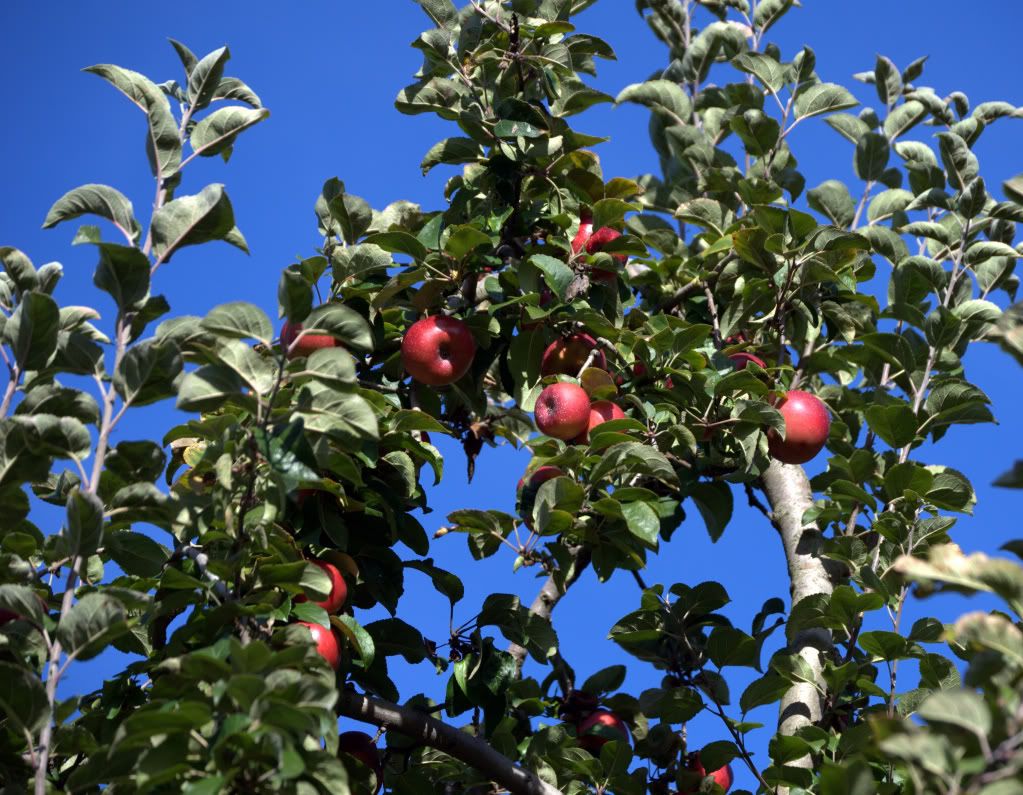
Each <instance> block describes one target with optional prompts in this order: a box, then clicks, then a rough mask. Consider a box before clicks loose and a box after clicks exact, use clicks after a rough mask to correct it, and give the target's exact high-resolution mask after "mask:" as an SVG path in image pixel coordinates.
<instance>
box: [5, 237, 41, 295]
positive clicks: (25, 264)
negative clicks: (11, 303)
mask: <svg viewBox="0 0 1023 795" xmlns="http://www.w3.org/2000/svg"><path fill="white" fill-rule="evenodd" d="M0 262H3V266H4V272H5V273H6V274H7V276H9V277H10V279H11V281H12V282H14V286H15V287H16V288H17V289H18V292H19V293H24V292H26V291H27V290H34V289H35V288H36V287H38V286H39V274H38V273H37V272H36V269H35V267H34V266H33V265H32V261H31V260H30V259H29V258H28V257H26V256H25V254H24V253H23V252H21V251H19V250H18V249H16V248H11V247H10V246H0Z"/></svg>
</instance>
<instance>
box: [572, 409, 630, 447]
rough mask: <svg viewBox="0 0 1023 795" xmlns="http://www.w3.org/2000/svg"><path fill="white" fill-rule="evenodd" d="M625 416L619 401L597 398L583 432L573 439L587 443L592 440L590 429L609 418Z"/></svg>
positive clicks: (622, 417) (618, 418) (580, 442)
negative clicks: (613, 401)
mask: <svg viewBox="0 0 1023 795" xmlns="http://www.w3.org/2000/svg"><path fill="white" fill-rule="evenodd" d="M624 418H625V412H624V411H622V408H621V406H619V405H618V404H617V403H612V402H611V401H610V400H597V401H594V402H593V403H592V404H591V405H590V420H589V424H588V425H587V426H586V430H584V431H583V432H582V433H581V434H579V435H578V436H577V437H576V438H575V439H574V440H573V441H574V442H575V443H576V444H586V443H587V442H588V441H589V440H590V431H592V430H593V429H594V428H596V427H597V426H598V425H601V424H603V423H605V422H608V421H609V420H621V419H624Z"/></svg>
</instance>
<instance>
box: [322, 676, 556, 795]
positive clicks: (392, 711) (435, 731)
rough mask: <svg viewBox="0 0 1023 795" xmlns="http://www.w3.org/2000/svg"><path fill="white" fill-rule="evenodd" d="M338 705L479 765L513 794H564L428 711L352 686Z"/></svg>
mask: <svg viewBox="0 0 1023 795" xmlns="http://www.w3.org/2000/svg"><path fill="white" fill-rule="evenodd" d="M338 708H339V710H340V712H341V714H342V715H345V716H347V717H349V718H352V719H354V720H359V721H362V722H364V723H371V724H374V725H376V726H383V727H386V728H388V729H393V730H395V731H397V732H400V733H401V734H404V735H405V736H406V737H408V738H410V739H413V740H418V741H419V742H422V743H424V744H425V745H428V746H430V747H431V748H436V749H437V750H438V751H443V752H444V753H446V754H448V755H449V756H453V757H455V758H456V759H459V760H461V761H462V762H465V763H466V764H467V765H471V766H472V767H474V768H476V769H477V770H479V771H480V772H481V773H483V774H484V775H486V776H488V777H489V778H490V779H492V780H493V781H494V782H495V783H497V784H498V785H499V786H501V787H503V788H504V789H506V790H508V792H510V793H512V795H561V791H560V790H558V789H556V788H555V787H552V786H551V785H550V784H547V783H546V782H544V781H541V780H540V778H539V777H538V776H537V775H536V774H535V773H533V772H532V771H530V770H526V769H525V768H522V767H519V766H518V765H516V764H515V763H514V762H512V761H511V760H510V759H508V757H506V756H504V755H503V754H500V753H498V752H497V751H495V750H494V749H493V748H491V747H490V745H489V744H488V743H487V742H485V741H484V740H481V739H480V738H478V737H475V736H474V735H472V734H468V733H467V732H464V731H462V730H461V729H457V728H455V727H454V726H449V725H448V724H446V723H444V722H442V721H439V720H437V719H436V718H434V717H431V716H430V715H429V714H427V713H426V712H422V711H420V710H417V709H412V708H411V707H402V706H399V705H398V704H392V703H391V702H389V701H384V700H382V699H377V698H370V697H369V696H364V695H360V694H359V693H354V692H352V691H350V690H349V691H343V692H342V693H341V697H340V700H339V702H338Z"/></svg>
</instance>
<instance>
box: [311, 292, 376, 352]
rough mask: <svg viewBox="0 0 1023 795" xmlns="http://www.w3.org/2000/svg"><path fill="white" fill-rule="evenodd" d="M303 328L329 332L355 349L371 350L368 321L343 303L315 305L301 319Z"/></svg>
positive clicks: (370, 332) (370, 333)
mask: <svg viewBox="0 0 1023 795" xmlns="http://www.w3.org/2000/svg"><path fill="white" fill-rule="evenodd" d="M303 328H304V329H308V330H310V331H316V332H320V333H326V334H330V335H331V336H332V337H336V338H337V339H338V340H340V341H341V342H342V343H344V344H345V346H347V347H349V348H353V349H355V350H359V351H371V350H373V335H372V331H371V330H370V327H369V323H367V322H366V319H365V318H364V317H363V316H362V315H360V314H359V313H358V312H356V311H355V310H354V309H351V308H350V307H347V306H345V305H344V304H338V303H329V304H322V305H321V306H318V307H316V308H315V309H314V310H313V311H312V312H310V313H309V316H308V317H307V318H306V319H305V321H303Z"/></svg>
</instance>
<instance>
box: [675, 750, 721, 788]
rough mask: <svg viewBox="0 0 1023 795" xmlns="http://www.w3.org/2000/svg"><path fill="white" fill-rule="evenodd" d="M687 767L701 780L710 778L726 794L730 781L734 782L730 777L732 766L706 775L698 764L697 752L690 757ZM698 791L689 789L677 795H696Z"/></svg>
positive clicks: (698, 755) (704, 770)
mask: <svg viewBox="0 0 1023 795" xmlns="http://www.w3.org/2000/svg"><path fill="white" fill-rule="evenodd" d="M687 767H688V769H689V770H692V771H693V772H694V773H696V774H697V775H699V776H701V777H703V778H706V777H707V776H708V775H710V776H712V777H713V779H714V783H715V784H717V785H718V786H719V787H721V789H723V790H724V791H725V792H728V790H729V789H730V788H731V786H732V781H733V780H734V776H733V775H732V766H731V765H725V766H724V767H719V768H718V769H717V770H715V771H713V772H711V773H709V774H708V773H707V771H706V769H705V768H704V767H703V765H702V764H701V763H700V753H699V751H697V752H696V753H695V754H693V755H692V757H691V758H690V760H689V764H688V765H687ZM699 791H700V790H699V789H691V790H686V791H685V792H680V793H679V795H696V793H697V792H699Z"/></svg>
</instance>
